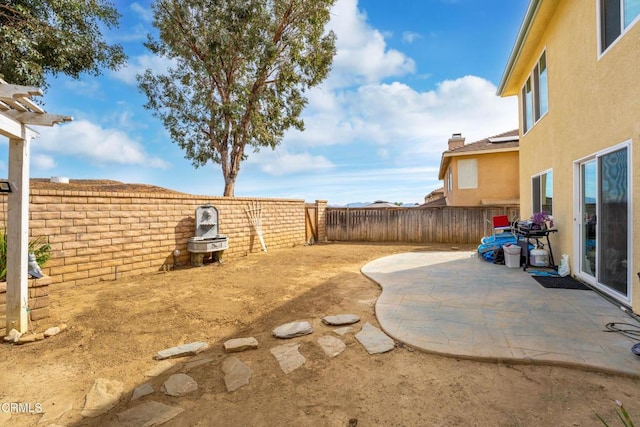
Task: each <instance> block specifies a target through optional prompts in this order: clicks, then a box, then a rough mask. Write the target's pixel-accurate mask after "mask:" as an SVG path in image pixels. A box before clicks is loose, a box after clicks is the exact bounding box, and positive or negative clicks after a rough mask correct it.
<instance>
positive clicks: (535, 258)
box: [529, 249, 549, 267]
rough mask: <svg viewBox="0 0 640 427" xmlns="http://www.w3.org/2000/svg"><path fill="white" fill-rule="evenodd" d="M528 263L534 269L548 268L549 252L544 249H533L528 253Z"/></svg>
mask: <svg viewBox="0 0 640 427" xmlns="http://www.w3.org/2000/svg"><path fill="white" fill-rule="evenodd" d="M529 263H530V264H531V265H533V266H534V267H548V266H549V252H548V251H547V250H546V249H533V250H531V251H530V252H529Z"/></svg>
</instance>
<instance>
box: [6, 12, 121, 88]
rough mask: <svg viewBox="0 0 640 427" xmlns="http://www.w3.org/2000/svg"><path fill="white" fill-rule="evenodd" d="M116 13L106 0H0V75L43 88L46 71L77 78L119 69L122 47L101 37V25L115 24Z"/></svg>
mask: <svg viewBox="0 0 640 427" xmlns="http://www.w3.org/2000/svg"><path fill="white" fill-rule="evenodd" d="M119 18H120V14H119V13H118V11H117V10H116V9H115V8H114V7H113V6H112V5H111V4H110V3H109V2H108V1H107V0H3V1H1V2H0V45H1V46H2V49H0V77H2V78H3V79H4V80H6V81H7V82H8V83H13V84H22V85H27V86H38V87H43V88H46V87H47V84H46V75H47V74H52V75H56V74H59V73H62V74H67V75H69V76H71V77H74V78H79V77H80V74H81V73H83V72H87V73H90V74H93V75H98V74H100V70H101V68H103V67H107V68H109V69H117V68H118V67H119V66H121V65H122V64H124V62H125V60H126V56H125V54H124V51H123V50H122V46H120V45H117V44H113V45H109V44H108V43H107V42H105V41H104V39H103V36H102V33H101V29H100V27H101V26H104V27H106V28H116V27H117V26H118V19H119Z"/></svg>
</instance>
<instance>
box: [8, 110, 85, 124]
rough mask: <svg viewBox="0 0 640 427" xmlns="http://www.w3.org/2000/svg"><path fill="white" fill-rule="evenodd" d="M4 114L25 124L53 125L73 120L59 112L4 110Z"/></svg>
mask: <svg viewBox="0 0 640 427" xmlns="http://www.w3.org/2000/svg"><path fill="white" fill-rule="evenodd" d="M5 114H6V115H7V116H10V117H11V118H13V119H14V120H17V121H19V122H20V123H22V124H25V125H37V126H53V125H55V124H58V123H64V122H70V121H72V120H73V117H69V116H63V115H60V114H49V113H33V112H30V111H27V112H21V111H15V110H10V111H6V112H5Z"/></svg>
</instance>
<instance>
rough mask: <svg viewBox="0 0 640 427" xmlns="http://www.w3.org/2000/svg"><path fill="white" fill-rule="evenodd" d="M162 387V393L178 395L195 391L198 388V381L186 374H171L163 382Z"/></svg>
mask: <svg viewBox="0 0 640 427" xmlns="http://www.w3.org/2000/svg"><path fill="white" fill-rule="evenodd" d="M162 389H163V391H164V394H167V395H169V396H174V397H180V396H184V395H185V394H187V393H191V392H192V391H196V390H197V389H198V383H197V382H196V380H194V379H193V378H191V377H190V376H189V375H187V374H173V375H171V376H170V377H169V379H168V380H167V381H165V382H164V384H163V385H162Z"/></svg>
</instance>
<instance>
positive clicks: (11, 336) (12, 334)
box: [4, 329, 22, 342]
mask: <svg viewBox="0 0 640 427" xmlns="http://www.w3.org/2000/svg"><path fill="white" fill-rule="evenodd" d="M20 335H22V334H21V333H20V332H18V331H17V330H15V329H12V330H10V331H9V333H8V334H7V336H6V337H4V340H5V341H6V342H18V340H19V339H20Z"/></svg>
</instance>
